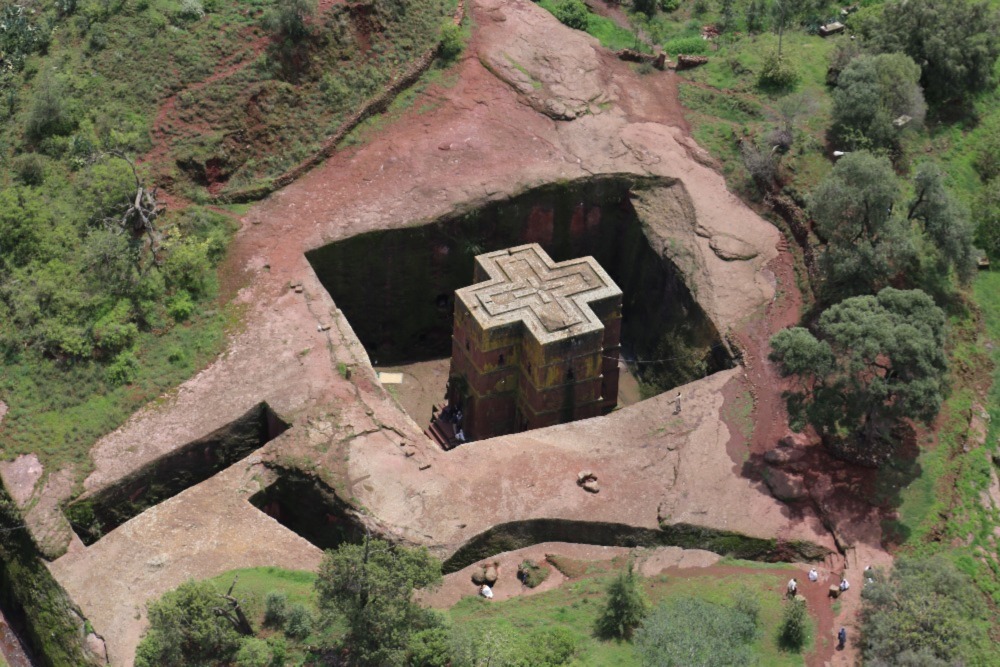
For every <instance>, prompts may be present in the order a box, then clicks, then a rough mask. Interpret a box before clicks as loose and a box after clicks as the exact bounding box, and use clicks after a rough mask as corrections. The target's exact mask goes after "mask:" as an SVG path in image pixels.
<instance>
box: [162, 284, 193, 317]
mask: <svg viewBox="0 0 1000 667" xmlns="http://www.w3.org/2000/svg"><path fill="white" fill-rule="evenodd" d="M194 311H195V304H194V301H192V300H191V295H190V294H188V293H187V292H186V291H185V290H180V291H179V292H177V294H175V295H173V296H172V297H170V300H169V301H167V313H169V314H170V317H172V318H174V320H175V321H177V322H184V321H185V320H187V319H188V318H190V317H191V316H192V315H193V314H194Z"/></svg>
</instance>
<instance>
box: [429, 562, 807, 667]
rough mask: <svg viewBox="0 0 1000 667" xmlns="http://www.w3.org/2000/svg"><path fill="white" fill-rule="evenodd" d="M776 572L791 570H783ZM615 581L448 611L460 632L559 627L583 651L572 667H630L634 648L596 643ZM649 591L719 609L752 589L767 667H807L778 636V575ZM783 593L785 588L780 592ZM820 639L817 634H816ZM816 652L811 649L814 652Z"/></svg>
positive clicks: (692, 580)
mask: <svg viewBox="0 0 1000 667" xmlns="http://www.w3.org/2000/svg"><path fill="white" fill-rule="evenodd" d="M776 569H786V568H783V567H781V566H777V568H776ZM612 578H613V575H600V576H595V577H590V578H585V579H581V580H577V581H571V582H567V583H565V584H563V585H562V586H561V587H560V588H557V589H555V590H553V591H548V592H545V593H540V594H538V595H532V596H526V597H518V598H514V599H511V600H505V601H502V602H497V601H486V600H482V599H480V598H478V597H471V596H470V597H467V598H463V599H462V600H461V601H460V602H459V603H458V604H456V605H455V606H454V607H452V608H451V609H450V610H449V611H448V615H449V616H450V617H451V619H452V621H453V622H454V623H455V625H456V626H478V625H481V624H483V623H489V622H496V621H499V620H504V621H506V622H509V623H510V624H511V625H513V626H514V627H515V628H516V629H518V630H519V631H522V632H523V633H524V634H527V633H529V632H531V631H532V630H534V629H536V628H543V627H552V626H559V627H563V628H566V629H567V630H569V631H570V632H572V633H573V635H574V636H575V637H576V639H577V643H578V650H577V654H576V658H575V659H574V661H573V662H572V663H571V664H572V665H575V666H578V667H583V666H590V665H592V666H594V667H604V666H606V665H616V666H621V667H628V666H630V665H639V664H640V662H639V660H638V657H637V656H636V655H635V652H634V651H633V649H632V646H631V645H630V644H628V643H620V642H614V641H602V640H599V639H597V638H596V637H594V635H593V627H594V623H595V622H596V620H597V616H598V614H599V613H600V609H601V604H602V603H603V600H604V591H605V588H606V587H607V585H608V582H610V581H611V579H612ZM642 581H643V586H644V589H645V591H646V593H647V595H648V596H649V598H650V601H651V602H652V603H653V604H657V603H659V602H662V601H664V600H666V599H668V598H669V597H673V596H681V595H684V596H692V597H698V598H702V599H705V600H707V601H710V602H714V603H719V604H729V603H730V599H731V596H732V593H733V592H734V591H735V590H736V589H737V588H738V587H740V586H746V587H747V588H749V589H750V590H751V591H753V592H754V593H756V594H757V595H758V599H759V600H760V603H761V627H762V631H763V633H762V636H761V638H760V639H758V641H757V642H756V643H755V645H754V652H755V654H756V655H757V657H758V658H759V660H760V663H759V664H761V665H769V666H771V665H774V666H775V667H783V666H791V665H801V664H803V658H802V656H800V655H791V654H787V653H782V652H781V651H780V650H779V649H778V647H777V644H776V641H775V635H776V633H777V627H778V623H779V620H780V618H781V610H782V604H783V603H782V599H781V595H780V593H779V592H776V579H775V577H774V575H773V574H767V573H762V574H760V575H755V574H747V573H739V574H731V575H726V576H721V577H714V576H692V577H683V578H679V577H669V576H666V575H660V576H657V577H653V578H649V579H643V580H642ZM778 588H780V586H778ZM812 634H813V636H815V628H813V632H812ZM809 650H810V647H807V648H806V649H805V652H808V651H809Z"/></svg>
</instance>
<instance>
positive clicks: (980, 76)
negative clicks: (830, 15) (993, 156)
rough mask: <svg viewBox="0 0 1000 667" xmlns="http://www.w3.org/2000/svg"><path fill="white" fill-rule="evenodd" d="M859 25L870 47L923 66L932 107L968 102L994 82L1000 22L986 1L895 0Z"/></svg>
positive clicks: (924, 82) (922, 81) (928, 97)
mask: <svg viewBox="0 0 1000 667" xmlns="http://www.w3.org/2000/svg"><path fill="white" fill-rule="evenodd" d="M858 29H859V32H860V33H861V35H862V37H863V39H864V41H865V44H867V45H868V47H869V48H871V49H873V50H875V51H877V52H881V53H905V54H906V55H908V56H909V57H910V58H912V59H913V60H914V62H916V63H917V64H918V65H920V68H921V72H922V75H921V79H920V83H921V85H922V86H923V88H924V91H925V94H926V95H927V99H928V101H929V102H930V103H931V105H933V106H937V107H940V106H942V105H944V104H946V103H948V102H952V101H955V100H962V101H965V100H967V98H968V96H970V95H972V94H974V93H976V92H979V91H981V90H983V89H984V88H987V87H990V86H991V85H992V84H993V78H992V75H993V65H994V63H995V62H996V59H997V56H998V55H1000V21H998V17H997V13H996V12H995V11H994V10H993V9H992V8H991V7H990V5H989V3H988V2H979V1H976V0H921V1H920V2H907V1H906V0H892V1H891V2H888V3H886V4H885V5H884V6H883V8H882V11H881V13H880V14H876V15H875V16H874V17H873V18H872V20H868V21H863V22H860V25H859V26H858Z"/></svg>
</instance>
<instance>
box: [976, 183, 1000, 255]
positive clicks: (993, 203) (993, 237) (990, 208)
mask: <svg viewBox="0 0 1000 667" xmlns="http://www.w3.org/2000/svg"><path fill="white" fill-rule="evenodd" d="M975 213H976V215H975V219H976V220H977V221H978V223H977V225H976V236H975V241H976V245H977V246H979V247H980V248H982V249H983V250H985V251H986V254H987V255H989V256H990V258H992V259H1000V178H994V179H993V180H992V181H990V182H989V183H987V184H986V185H985V186H984V187H983V189H982V190H980V192H979V196H978V197H977V199H976V204H975Z"/></svg>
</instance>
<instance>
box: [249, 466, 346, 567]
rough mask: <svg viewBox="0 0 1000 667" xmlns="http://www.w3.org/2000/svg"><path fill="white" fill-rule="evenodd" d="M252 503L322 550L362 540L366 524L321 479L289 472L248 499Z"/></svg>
mask: <svg viewBox="0 0 1000 667" xmlns="http://www.w3.org/2000/svg"><path fill="white" fill-rule="evenodd" d="M249 501H250V504H252V505H253V506H254V507H256V508H257V509H259V510H260V511H261V512H264V513H265V514H267V515H268V516H270V517H271V518H273V519H274V520H275V521H277V522H278V523H280V524H281V525H283V526H284V527H285V528H288V529H289V530H291V531H292V532H294V533H296V534H297V535H299V536H300V537H302V538H305V539H306V540H309V541H310V542H312V543H313V544H315V545H316V546H317V547H319V548H320V549H336V548H337V546H339V545H340V544H342V543H344V542H355V543H357V542H360V541H361V539H362V538H363V537H364V535H365V529H364V526H363V525H362V524H361V523H360V522H359V521H358V520H357V519H356V518H355V517H354V515H353V511H352V509H351V508H350V507H349V506H348V505H346V504H345V503H344V502H343V501H341V500H340V498H338V497H337V494H336V493H335V492H334V491H333V489H331V488H329V487H327V486H326V485H325V484H323V483H322V482H321V481H319V480H317V479H315V478H310V477H307V476H303V475H299V474H295V473H289V472H286V473H284V474H282V475H281V476H280V477H279V478H278V479H277V481H275V482H274V483H273V484H271V485H270V486H268V487H266V488H264V489H263V490H261V491H259V492H257V493H255V494H254V495H253V496H251V497H250V498H249Z"/></svg>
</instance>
